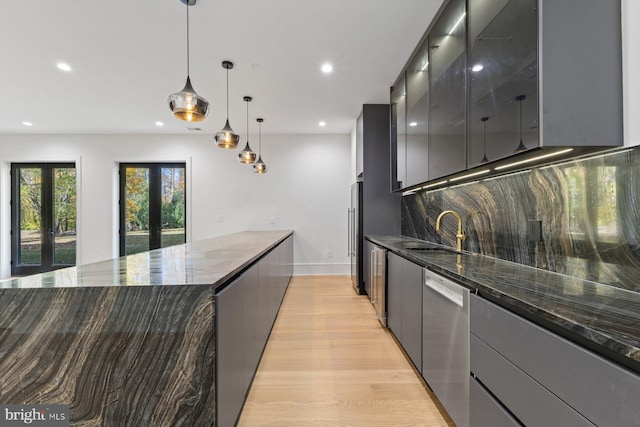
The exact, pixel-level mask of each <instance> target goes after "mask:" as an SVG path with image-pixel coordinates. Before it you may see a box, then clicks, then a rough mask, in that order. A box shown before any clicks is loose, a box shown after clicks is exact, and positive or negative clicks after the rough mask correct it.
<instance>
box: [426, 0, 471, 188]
mask: <svg viewBox="0 0 640 427" xmlns="http://www.w3.org/2000/svg"><path fill="white" fill-rule="evenodd" d="M465 17H466V11H465V2H464V0H453V1H451V2H450V3H449V4H448V5H447V7H446V9H445V10H444V11H443V13H442V15H441V16H440V18H439V19H438V20H437V21H436V23H435V25H434V26H433V28H432V29H431V32H430V33H429V37H428V40H429V50H430V54H429V74H430V91H429V162H428V164H429V179H430V180H431V179H438V178H440V177H443V176H446V175H449V174H452V173H456V172H460V171H463V170H464V169H465V167H466V163H467V162H466V160H467V159H466V102H465V101H466V49H465V44H466V39H465V32H466V31H465Z"/></svg>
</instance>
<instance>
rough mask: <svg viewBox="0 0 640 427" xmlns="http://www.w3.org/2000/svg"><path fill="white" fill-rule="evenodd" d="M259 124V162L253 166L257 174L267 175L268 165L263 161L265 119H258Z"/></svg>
mask: <svg viewBox="0 0 640 427" xmlns="http://www.w3.org/2000/svg"><path fill="white" fill-rule="evenodd" d="M256 121H257V122H258V161H257V162H255V164H254V165H253V171H254V172H255V173H267V164H266V163H265V162H263V161H262V122H264V119H256Z"/></svg>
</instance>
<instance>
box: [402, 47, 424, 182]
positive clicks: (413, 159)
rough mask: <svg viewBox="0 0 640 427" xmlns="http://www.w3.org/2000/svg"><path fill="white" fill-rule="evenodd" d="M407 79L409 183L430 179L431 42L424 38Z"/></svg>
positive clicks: (408, 69) (407, 175)
mask: <svg viewBox="0 0 640 427" xmlns="http://www.w3.org/2000/svg"><path fill="white" fill-rule="evenodd" d="M406 79H407V96H406V103H407V128H406V129H407V136H406V141H407V152H406V154H407V155H406V185H405V186H409V187H410V186H412V185H416V184H420V183H422V182H425V181H426V180H428V179H429V176H428V166H427V165H428V147H429V43H428V42H427V40H425V41H423V42H422V44H421V45H420V46H419V47H418V51H417V52H416V54H415V56H414V57H413V59H412V60H411V62H410V63H409V66H408V67H407V71H406Z"/></svg>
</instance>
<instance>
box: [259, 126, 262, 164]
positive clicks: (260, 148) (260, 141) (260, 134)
mask: <svg viewBox="0 0 640 427" xmlns="http://www.w3.org/2000/svg"><path fill="white" fill-rule="evenodd" d="M258 156H260V158H262V123H258Z"/></svg>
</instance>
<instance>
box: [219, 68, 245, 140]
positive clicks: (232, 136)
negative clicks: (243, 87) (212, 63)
mask: <svg viewBox="0 0 640 427" xmlns="http://www.w3.org/2000/svg"><path fill="white" fill-rule="evenodd" d="M222 68H224V69H225V70H227V122H226V123H225V125H224V128H222V130H221V131H219V132H217V133H216V135H215V140H216V145H217V146H218V147H220V148H236V147H237V146H238V142H239V141H240V135H238V134H237V133H235V132H234V131H233V129H231V126H230V125H229V70H232V69H233V62H231V61H222Z"/></svg>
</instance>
